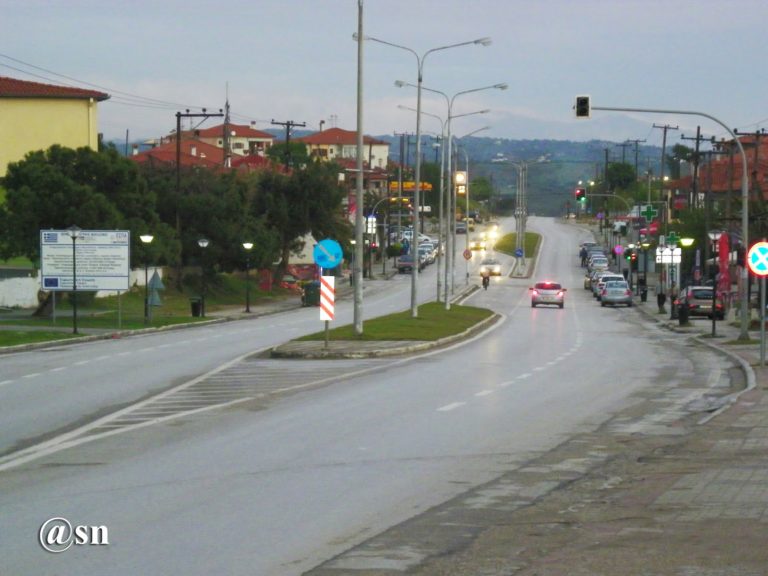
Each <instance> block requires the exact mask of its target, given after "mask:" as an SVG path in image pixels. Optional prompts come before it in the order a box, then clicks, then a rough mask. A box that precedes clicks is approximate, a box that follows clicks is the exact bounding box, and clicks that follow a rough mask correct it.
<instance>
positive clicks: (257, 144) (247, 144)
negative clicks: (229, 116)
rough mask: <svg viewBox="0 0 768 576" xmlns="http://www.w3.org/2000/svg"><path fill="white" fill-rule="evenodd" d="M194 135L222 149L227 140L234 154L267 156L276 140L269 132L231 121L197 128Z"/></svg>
mask: <svg viewBox="0 0 768 576" xmlns="http://www.w3.org/2000/svg"><path fill="white" fill-rule="evenodd" d="M227 133H228V134H227ZM194 137H195V138H196V139H198V140H201V141H202V142H205V143H206V144H210V145H211V146H216V147H218V148H222V149H223V148H224V145H225V140H226V142H227V145H228V146H229V150H230V153H231V155H232V156H265V155H266V153H267V150H269V147H270V146H272V144H273V142H274V140H275V137H274V136H273V135H272V134H269V133H268V132H262V131H261V130H256V129H255V128H253V127H252V126H248V125H243V124H231V123H230V124H219V125H218V126H211V127H210V128H204V129H198V130H195V131H194Z"/></svg>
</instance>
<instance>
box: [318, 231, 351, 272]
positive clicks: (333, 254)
mask: <svg viewBox="0 0 768 576" xmlns="http://www.w3.org/2000/svg"><path fill="white" fill-rule="evenodd" d="M312 257H313V258H314V260H315V264H317V265H318V266H320V268H336V266H338V265H339V264H341V261H342V259H343V258H344V252H343V251H342V249H341V245H340V244H339V243H338V242H336V240H331V239H330V238H326V239H325V240H320V242H318V243H317V244H315V249H314V250H313V251H312Z"/></svg>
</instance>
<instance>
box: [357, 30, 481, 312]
mask: <svg viewBox="0 0 768 576" xmlns="http://www.w3.org/2000/svg"><path fill="white" fill-rule="evenodd" d="M355 39H356V40H358V41H360V38H358V37H357V35H355ZM362 39H363V40H370V41H372V42H377V43H379V44H384V45H386V46H391V47H393V48H399V49H400V50H405V51H407V52H410V53H411V54H413V55H414V56H415V57H416V66H417V72H418V74H417V76H416V78H417V90H416V170H415V174H414V180H415V182H414V184H415V187H414V193H413V203H414V207H415V210H416V211H417V212H416V217H415V219H414V226H413V231H414V234H413V237H414V238H417V223H418V218H419V214H418V209H419V206H420V205H421V204H420V195H421V83H422V80H423V78H424V62H425V60H426V58H427V56H429V55H430V54H432V53H433V52H438V51H441V50H448V49H449V48H459V47H460V46H470V45H473V44H477V45H480V46H488V45H489V44H490V43H491V39H490V38H478V39H477V40H470V41H469V42H458V43H456V44H449V45H447V46H438V47H436V48H431V49H430V50H427V51H426V52H424V53H423V54H422V55H419V54H418V52H416V51H415V50H413V49H412V48H408V47H407V46H401V45H400V44H394V43H392V42H387V41H385V40H381V39H379V38H373V37H371V36H363V37H362ZM414 257H415V258H418V254H415V255H414ZM418 268H419V267H418V266H414V267H413V272H412V275H411V317H413V318H416V317H418V315H419V308H418V276H419V273H418Z"/></svg>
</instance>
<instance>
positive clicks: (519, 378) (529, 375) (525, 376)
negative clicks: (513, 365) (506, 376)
mask: <svg viewBox="0 0 768 576" xmlns="http://www.w3.org/2000/svg"><path fill="white" fill-rule="evenodd" d="M531 376H532V374H531V373H530V372H526V373H525V374H520V376H518V377H517V378H515V380H525V379H526V378H530V377H531Z"/></svg>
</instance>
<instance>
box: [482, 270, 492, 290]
mask: <svg viewBox="0 0 768 576" xmlns="http://www.w3.org/2000/svg"><path fill="white" fill-rule="evenodd" d="M480 276H482V277H483V289H485V290H488V284H490V283H491V272H490V270H483V271H482V272H481V273H480Z"/></svg>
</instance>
